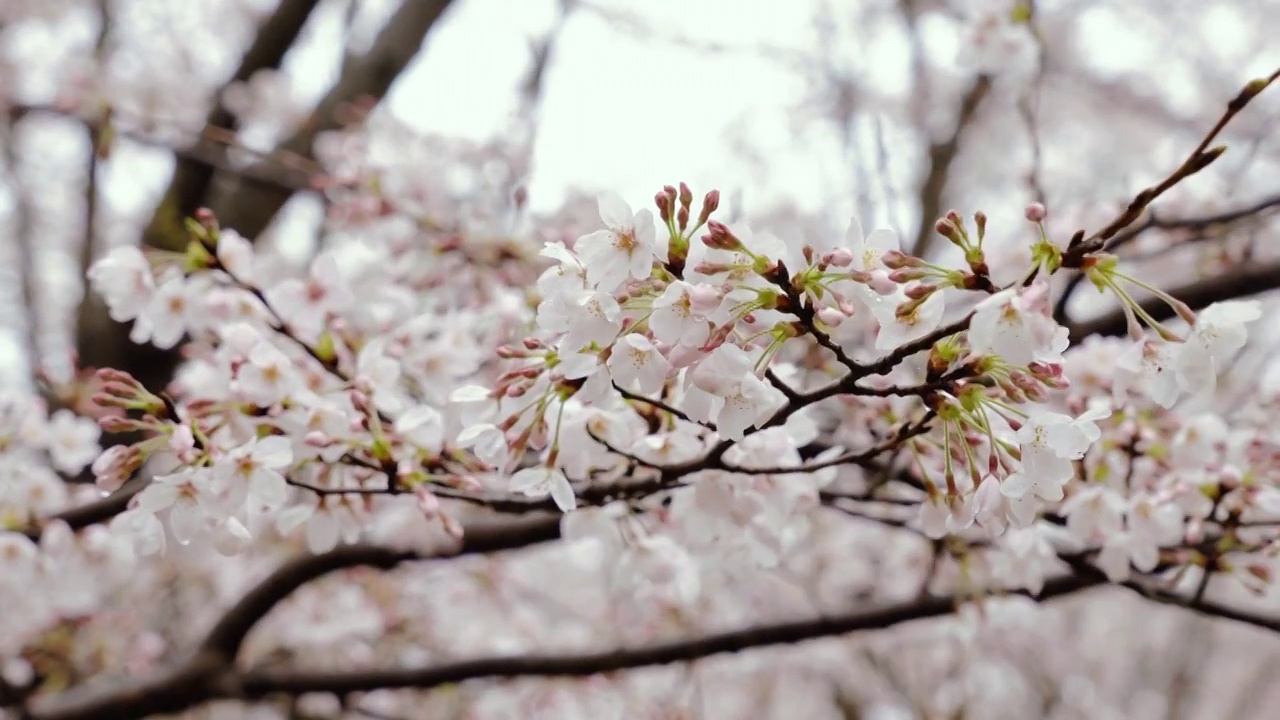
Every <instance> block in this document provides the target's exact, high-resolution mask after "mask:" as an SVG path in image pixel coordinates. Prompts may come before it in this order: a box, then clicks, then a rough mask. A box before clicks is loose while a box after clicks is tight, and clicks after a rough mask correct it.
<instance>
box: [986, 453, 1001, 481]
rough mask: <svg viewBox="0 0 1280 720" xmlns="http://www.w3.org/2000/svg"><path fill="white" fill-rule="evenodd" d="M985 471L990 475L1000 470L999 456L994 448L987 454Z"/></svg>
mask: <svg viewBox="0 0 1280 720" xmlns="http://www.w3.org/2000/svg"><path fill="white" fill-rule="evenodd" d="M987 472H988V473H990V474H992V475H995V474H997V473H999V472H1000V456H999V455H997V454H996V451H995V449H994V448H992V450H991V454H989V455H987Z"/></svg>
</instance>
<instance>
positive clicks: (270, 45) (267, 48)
mask: <svg viewBox="0 0 1280 720" xmlns="http://www.w3.org/2000/svg"><path fill="white" fill-rule="evenodd" d="M319 4H320V2H319V0H280V4H279V5H278V6H277V7H276V10H275V12H274V13H272V14H271V16H270V17H268V18H267V19H266V21H264V22H263V23H262V25H261V26H260V27H259V28H258V33H257V35H256V37H254V40H253V43H252V44H251V45H250V46H249V48H248V50H246V51H245V54H244V56H243V57H241V59H240V66H239V67H237V68H236V71H235V74H234V75H232V76H231V78H230V79H229V80H228V81H227V83H226V84H225V85H224V86H223V89H224V90H225V89H226V88H227V87H228V86H230V85H231V84H233V83H241V82H247V81H248V80H249V79H250V78H251V77H253V75H254V74H255V73H257V72H258V71H260V70H267V69H272V68H278V67H280V63H281V62H283V61H284V56H285V54H286V53H287V52H288V51H289V49H290V48H291V47H293V44H294V42H295V41H296V40H297V38H298V36H299V35H300V34H301V33H302V28H303V27H304V26H305V25H306V23H307V19H308V18H310V17H311V13H312V11H314V10H315V9H316V6H318V5H319ZM220 94H221V93H219V95H220ZM205 127H206V128H218V129H223V130H228V131H232V132H234V131H235V129H236V119H235V116H233V115H232V114H231V113H230V112H228V111H227V109H226V108H225V107H224V106H223V104H222V102H221V97H215V98H214V105H213V108H212V109H211V110H210V111H209V114H208V116H207V117H206V118H205ZM202 140H203V138H202ZM199 145H200V143H199V142H197V143H196V145H195V146H194V147H199ZM222 165H223V163H215V162H207V161H205V159H203V158H201V157H199V156H198V155H196V154H194V153H184V154H182V155H180V156H179V158H178V164H177V166H176V167H175V168H174V171H173V178H172V179H171V180H170V181H169V187H168V189H167V190H166V191H165V193H164V195H163V200H161V203H160V206H159V207H157V208H156V211H155V213H154V214H153V215H152V218H151V222H150V223H148V225H147V229H146V232H145V233H144V235H143V242H144V243H146V244H147V245H149V246H151V247H159V248H166V249H169V250H181V249H182V248H183V247H184V246H185V245H186V231H185V229H184V227H183V218H186V217H188V216H190V215H191V214H192V213H194V212H195V211H196V210H197V209H198V208H199V207H200V206H201V205H203V204H204V198H205V196H206V194H207V193H208V191H209V185H210V184H211V183H212V182H213V176H214V170H215V169H216V168H218V167H221V166H222Z"/></svg>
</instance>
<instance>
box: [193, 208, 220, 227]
mask: <svg viewBox="0 0 1280 720" xmlns="http://www.w3.org/2000/svg"><path fill="white" fill-rule="evenodd" d="M193 217H195V219H196V222H198V223H200V224H201V225H203V226H204V227H205V228H206V229H208V230H217V229H218V218H217V216H215V215H214V214H213V211H212V210H210V209H209V208H207V207H202V208H196V211H195V213H194V215H193Z"/></svg>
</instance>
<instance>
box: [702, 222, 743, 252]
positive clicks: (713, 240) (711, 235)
mask: <svg viewBox="0 0 1280 720" xmlns="http://www.w3.org/2000/svg"><path fill="white" fill-rule="evenodd" d="M707 231H708V232H707V234H706V235H703V236H702V242H703V244H704V245H706V246H707V247H709V248H716V249H718V250H739V249H741V248H742V241H741V240H739V239H738V237H737V236H736V235H734V234H733V231H732V230H730V229H729V227H728V226H727V225H725V224H724V223H722V222H720V221H718V220H708V221H707Z"/></svg>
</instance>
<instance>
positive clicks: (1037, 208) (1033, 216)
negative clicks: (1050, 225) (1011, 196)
mask: <svg viewBox="0 0 1280 720" xmlns="http://www.w3.org/2000/svg"><path fill="white" fill-rule="evenodd" d="M1047 215H1048V211H1047V210H1045V208H1044V205H1041V204H1040V203H1038V202H1037V203H1031V204H1030V205H1028V206H1027V210H1026V217H1027V219H1028V220H1030V221H1031V222H1033V223H1038V222H1044V219H1045V217H1046V216H1047Z"/></svg>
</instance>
